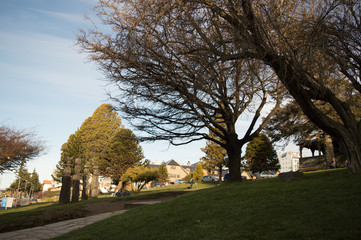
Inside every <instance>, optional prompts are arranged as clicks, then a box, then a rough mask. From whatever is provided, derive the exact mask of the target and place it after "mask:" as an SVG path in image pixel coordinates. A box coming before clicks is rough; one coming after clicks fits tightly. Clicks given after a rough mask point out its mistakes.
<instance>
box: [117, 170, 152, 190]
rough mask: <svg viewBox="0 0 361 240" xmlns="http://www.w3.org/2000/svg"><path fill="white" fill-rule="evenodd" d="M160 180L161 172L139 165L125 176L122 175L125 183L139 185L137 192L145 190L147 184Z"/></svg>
mask: <svg viewBox="0 0 361 240" xmlns="http://www.w3.org/2000/svg"><path fill="white" fill-rule="evenodd" d="M158 178H159V170H158V169H153V168H150V167H147V166H144V165H138V166H134V167H131V168H129V169H128V170H127V171H126V173H125V174H123V175H122V178H121V180H122V181H123V182H131V183H136V184H137V191H138V192H139V191H140V190H142V189H143V187H144V186H145V184H147V183H149V182H152V181H156V180H157V179H158Z"/></svg>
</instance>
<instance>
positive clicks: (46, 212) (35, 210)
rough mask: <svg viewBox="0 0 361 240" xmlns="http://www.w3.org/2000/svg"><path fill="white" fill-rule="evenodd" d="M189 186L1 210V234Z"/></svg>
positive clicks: (184, 189)
mask: <svg viewBox="0 0 361 240" xmlns="http://www.w3.org/2000/svg"><path fill="white" fill-rule="evenodd" d="M186 186H189V185H188V184H187V185H185V184H180V185H170V186H167V187H156V188H152V189H148V190H143V191H141V192H140V193H137V194H132V195H131V196H129V197H125V198H115V197H110V194H106V195H99V198H98V199H89V200H87V201H80V202H78V203H70V204H66V205H59V204H58V202H54V201H52V202H44V203H37V204H33V205H28V206H24V207H18V208H11V209H7V210H0V232H6V231H12V230H16V229H22V228H28V227H34V226H38V225H43V224H47V223H50V222H56V221H59V220H66V219H72V218H78V217H83V216H84V215H86V213H85V212H86V210H85V209H86V207H87V205H88V204H94V203H96V202H103V201H109V202H116V201H126V200H132V199H149V198H157V197H161V196H162V195H164V194H163V193H165V192H170V191H175V192H180V191H185V192H187V191H190V192H191V191H195V190H196V189H191V190H187V189H186ZM213 186H216V185H215V184H213V185H211V184H199V188H198V189H202V188H209V187H213Z"/></svg>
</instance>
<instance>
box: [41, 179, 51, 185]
mask: <svg viewBox="0 0 361 240" xmlns="http://www.w3.org/2000/svg"><path fill="white" fill-rule="evenodd" d="M43 184H52V182H51V180H43Z"/></svg>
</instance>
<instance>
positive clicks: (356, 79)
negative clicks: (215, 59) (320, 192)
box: [158, 0, 361, 172]
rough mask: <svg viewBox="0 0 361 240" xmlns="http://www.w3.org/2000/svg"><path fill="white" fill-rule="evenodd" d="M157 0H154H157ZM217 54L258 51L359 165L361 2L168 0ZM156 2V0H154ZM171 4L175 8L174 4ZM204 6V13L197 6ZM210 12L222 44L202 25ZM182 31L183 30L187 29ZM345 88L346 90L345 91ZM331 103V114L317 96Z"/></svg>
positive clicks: (252, 55)
mask: <svg viewBox="0 0 361 240" xmlns="http://www.w3.org/2000/svg"><path fill="white" fill-rule="evenodd" d="M158 2H159V1H158ZM171 2H172V3H170V1H167V3H166V2H163V3H162V4H164V5H167V4H168V5H169V4H171V5H172V6H173V8H174V9H177V11H178V14H179V15H182V16H184V18H188V21H189V22H190V23H191V24H192V26H193V30H194V31H197V32H198V33H199V36H201V37H202V39H203V40H204V42H206V43H207V44H206V45H205V46H203V49H207V51H209V52H213V53H214V54H215V55H217V56H219V57H220V58H221V59H224V60H226V59H257V60H260V61H262V62H263V63H264V64H266V65H267V66H269V67H270V68H272V69H273V71H274V72H275V73H276V74H277V76H278V77H279V79H280V80H281V81H282V83H283V84H284V86H285V87H286V88H287V89H288V91H289V93H290V94H291V95H292V96H293V98H294V99H295V100H296V101H297V103H298V104H299V105H300V107H301V108H302V110H303V111H304V113H305V114H306V115H307V117H308V118H309V119H310V120H311V121H312V122H314V123H315V124H316V125H317V126H318V127H320V128H321V129H323V130H324V131H325V132H326V133H328V134H330V135H331V136H333V137H334V138H336V139H337V140H338V141H339V142H340V143H341V145H342V147H343V151H344V155H345V156H346V157H347V158H348V160H349V163H350V164H349V171H350V172H360V171H361V122H360V118H359V117H357V114H355V113H356V112H358V111H360V105H359V104H357V103H359V101H358V100H359V99H360V91H361V83H360V70H361V60H360V51H361V32H360V30H361V25H360V17H361V6H360V3H359V1H352V0H350V1H348V0H347V1H346V0H321V1H320V0H305V1H295V0H279V1H274V0H252V1H251V0H227V1H226V0H219V1H209V0H187V1H186V0H174V1H171ZM159 4H160V3H159ZM173 11H175V10H173ZM208 11H210V12H211V13H210V14H208V15H207V19H204V18H202V17H203V16H204V15H203V16H202V17H200V16H199V13H200V12H201V13H204V12H208ZM214 15H216V16H218V17H219V18H220V19H222V21H221V22H222V23H221V24H220V26H222V28H221V29H219V31H220V32H222V34H223V35H224V36H228V37H229V39H228V40H229V45H228V48H226V49H227V50H228V49H232V51H225V50H224V49H221V48H219V47H218V46H217V43H215V42H213V41H208V42H207V40H209V39H208V37H207V35H206V34H205V35H204V34H203V33H204V30H203V29H202V28H201V27H200V26H202V25H204V24H206V23H207V21H208V20H209V19H213V18H215V17H214ZM187 31H188V30H187ZM345 92H347V94H344V93H345ZM320 101H321V102H323V103H324V104H326V105H329V107H330V108H333V110H334V112H335V113H336V114H337V118H336V119H332V118H330V117H329V116H328V115H327V114H325V113H324V112H323V111H322V109H320V108H318V107H317V105H316V104H315V102H318V103H319V102H320Z"/></svg>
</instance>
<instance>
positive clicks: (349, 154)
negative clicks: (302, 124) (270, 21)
mask: <svg viewBox="0 0 361 240" xmlns="http://www.w3.org/2000/svg"><path fill="white" fill-rule="evenodd" d="M263 60H264V61H265V63H266V64H267V65H269V66H271V67H272V68H273V69H274V71H275V72H276V73H277V75H278V77H279V78H280V79H281V81H282V83H283V84H284V85H285V87H286V88H287V89H288V91H289V93H290V94H291V95H292V96H293V97H294V99H295V100H296V101H297V103H298V104H299V105H300V107H301V109H302V111H303V112H304V114H305V115H306V116H307V117H308V118H309V119H310V120H311V121H312V122H313V123H314V124H316V125H317V126H318V127H319V128H321V129H322V130H324V131H325V132H326V133H327V134H329V135H331V136H332V137H335V138H337V139H338V140H339V141H340V142H341V143H342V148H343V153H344V156H345V157H346V159H347V160H348V163H349V164H348V170H349V172H350V173H357V172H361V127H360V126H359V122H358V121H357V120H356V118H355V116H354V114H353V112H352V111H351V109H350V106H349V105H347V103H345V102H342V101H341V100H340V99H338V98H337V97H336V96H335V95H334V94H333V93H332V91H331V90H330V89H328V88H327V87H325V86H321V85H318V89H317V90H318V92H317V93H318V94H319V95H322V98H324V99H325V101H326V102H328V103H330V104H331V105H332V107H333V108H334V110H335V111H336V113H337V114H338V116H339V117H340V119H341V120H342V123H339V122H336V121H334V120H332V119H331V118H329V117H328V116H327V115H325V114H324V113H322V111H320V110H319V109H318V108H317V107H316V106H315V105H314V102H313V101H312V99H311V98H309V97H307V95H308V92H307V91H306V90H305V89H304V88H303V86H301V83H302V82H305V81H307V76H306V74H305V71H304V70H303V69H300V68H298V67H297V66H296V65H293V64H291V63H289V62H287V61H286V60H285V59H284V58H282V57H278V56H276V55H275V54H266V55H265V57H264V58H263ZM315 91H316V90H315ZM305 96H306V97H305Z"/></svg>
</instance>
